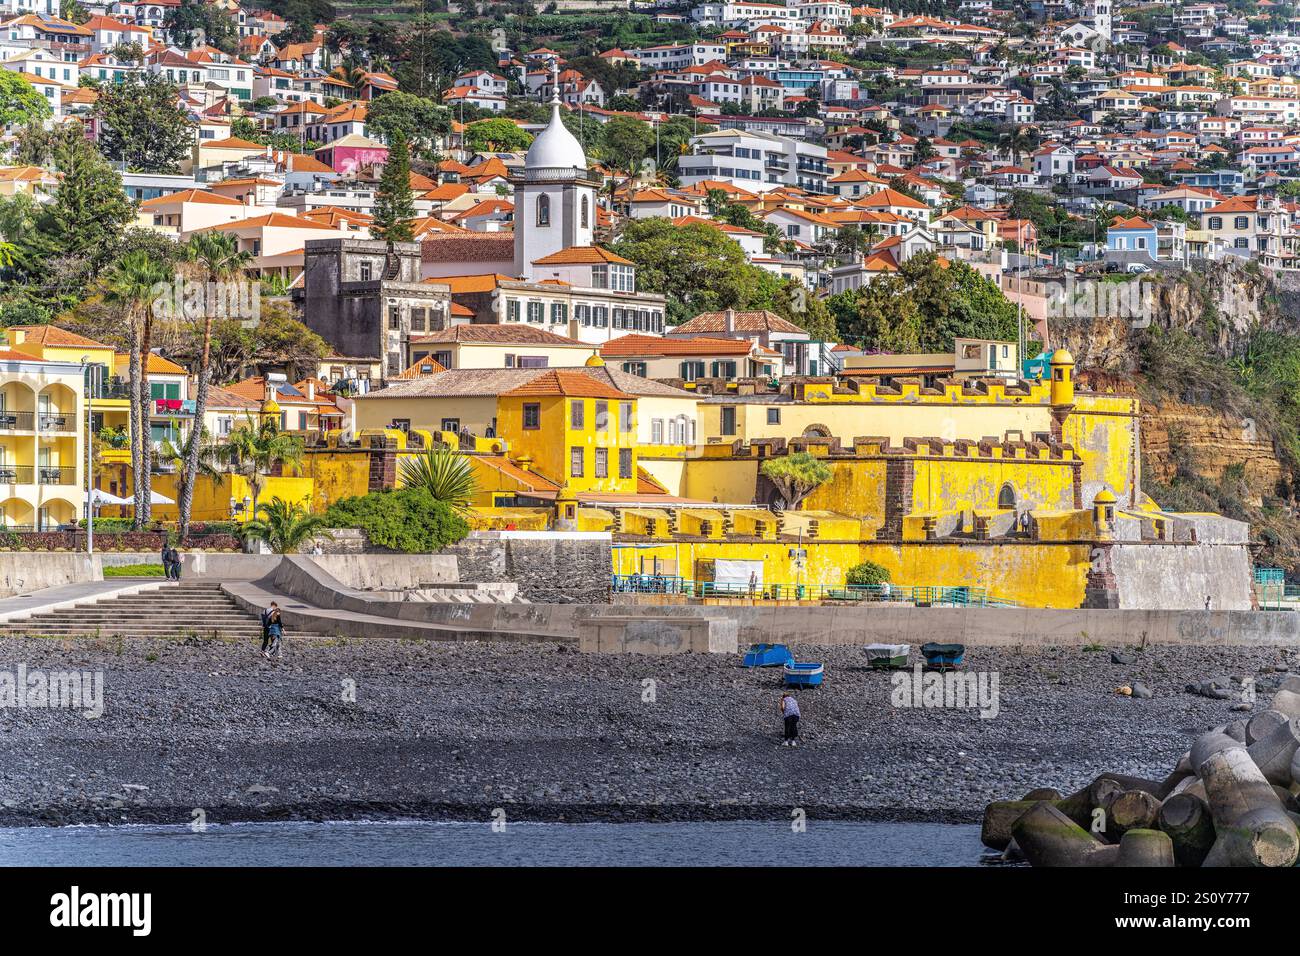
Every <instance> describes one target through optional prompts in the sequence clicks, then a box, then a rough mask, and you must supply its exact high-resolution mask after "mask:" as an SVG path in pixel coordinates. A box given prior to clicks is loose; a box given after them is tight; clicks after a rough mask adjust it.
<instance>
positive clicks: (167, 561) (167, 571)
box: [158, 539, 172, 581]
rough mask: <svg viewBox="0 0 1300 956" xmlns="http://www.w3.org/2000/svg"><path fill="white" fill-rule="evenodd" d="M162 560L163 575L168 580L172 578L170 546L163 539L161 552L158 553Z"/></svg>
mask: <svg viewBox="0 0 1300 956" xmlns="http://www.w3.org/2000/svg"><path fill="white" fill-rule="evenodd" d="M158 557H159V558H160V559H161V561H162V566H163V577H165V578H166V579H167V580H168V581H170V580H171V579H172V546H171V545H170V544H168V543H167V541H166V539H164V540H163V546H162V552H161V553H160V554H159V555H158Z"/></svg>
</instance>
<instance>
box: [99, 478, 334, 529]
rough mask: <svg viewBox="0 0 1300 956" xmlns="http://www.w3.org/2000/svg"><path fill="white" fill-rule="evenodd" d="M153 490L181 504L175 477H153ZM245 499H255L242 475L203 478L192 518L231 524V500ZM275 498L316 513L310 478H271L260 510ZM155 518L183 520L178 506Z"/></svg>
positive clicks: (159, 509)
mask: <svg viewBox="0 0 1300 956" xmlns="http://www.w3.org/2000/svg"><path fill="white" fill-rule="evenodd" d="M152 487H153V490H154V491H156V492H158V493H159V494H163V495H166V496H167V497H168V498H171V499H172V500H173V501H179V500H180V489H179V488H177V476H176V475H154V476H153V482H152ZM131 493H132V492H130V491H128V492H127V493H126V494H125V495H123V497H128V498H129V497H130V496H131ZM245 496H248V497H249V498H252V497H253V492H252V489H250V488H249V487H248V481H247V479H245V478H244V477H243V476H242V475H222V476H220V479H219V480H218V481H212V480H211V479H208V478H200V479H199V480H198V482H197V483H196V484H195V485H194V504H193V507H192V508H191V511H190V517H191V519H192V520H194V521H230V520H231V516H230V499H231V498H234V499H235V500H236V501H240V502H242V501H243V500H244V497H245ZM273 498H283V499H284V500H285V501H289V502H297V503H298V504H302V505H306V506H307V507H308V508H311V509H312V510H316V509H315V508H314V503H313V501H312V481H311V479H310V478H280V477H273V478H268V479H267V483H266V487H265V488H263V489H262V493H261V495H260V496H259V497H258V499H257V503H258V506H259V507H260V506H261V505H264V504H267V503H269V502H270V501H271V499H273ZM111 510H114V509H111V508H105V509H102V510H101V512H100V513H101V514H107V513H108V512H109V511H111ZM128 514H129V512H128ZM152 514H153V516H154V517H155V518H157V519H159V520H162V521H176V520H178V519H179V518H180V511H179V509H178V507H177V506H176V505H154V506H153V508H152ZM250 517H251V516H250V515H248V514H246V513H245V514H240V515H238V516H237V517H236V519H235V520H238V521H247V520H248V519H249V518H250Z"/></svg>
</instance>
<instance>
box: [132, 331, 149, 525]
mask: <svg viewBox="0 0 1300 956" xmlns="http://www.w3.org/2000/svg"><path fill="white" fill-rule="evenodd" d="M152 348H153V310H152V309H150V310H148V311H147V312H145V317H144V335H142V336H141V341H140V362H141V366H142V368H141V375H140V379H139V380H140V382H141V383H142V386H141V388H140V394H139V395H138V396H137V398H138V405H139V409H140V471H139V472H138V473H137V475H136V491H135V514H136V519H135V520H136V527H138V528H143V527H146V526H148V524H149V522H150V520H152V518H153V437H152V432H151V428H150V423H149V420H150V415H149V403H150V401H151V400H152V397H151V396H150V394H149V389H148V387H147V386H148V384H149V353H150V350H151V349H152Z"/></svg>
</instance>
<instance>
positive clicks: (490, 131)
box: [465, 119, 533, 153]
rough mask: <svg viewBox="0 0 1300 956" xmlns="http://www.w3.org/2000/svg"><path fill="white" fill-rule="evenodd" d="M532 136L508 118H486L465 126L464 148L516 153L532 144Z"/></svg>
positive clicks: (476, 150) (479, 151) (485, 151)
mask: <svg viewBox="0 0 1300 956" xmlns="http://www.w3.org/2000/svg"><path fill="white" fill-rule="evenodd" d="M532 142H533V137H532V136H531V135H530V134H529V133H527V132H526V131H524V130H522V129H520V128H519V126H518V125H517V124H516V123H514V122H513V121H511V120H508V119H488V120H479V121H478V122H476V123H470V124H469V125H467V126H466V127H465V148H466V149H468V150H469V151H470V152H472V153H498V152H506V153H517V152H520V151H522V150H525V149H527V148H528V147H529V146H531V145H532Z"/></svg>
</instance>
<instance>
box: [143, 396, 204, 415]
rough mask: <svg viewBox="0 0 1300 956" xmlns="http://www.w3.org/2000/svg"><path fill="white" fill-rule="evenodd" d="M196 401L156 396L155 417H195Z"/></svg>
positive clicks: (154, 404)
mask: <svg viewBox="0 0 1300 956" xmlns="http://www.w3.org/2000/svg"><path fill="white" fill-rule="evenodd" d="M194 408H195V406H194V402H193V401H191V400H188V399H186V400H181V399H179V398H156V399H154V402H153V416H154V417H155V418H193V417H194Z"/></svg>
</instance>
